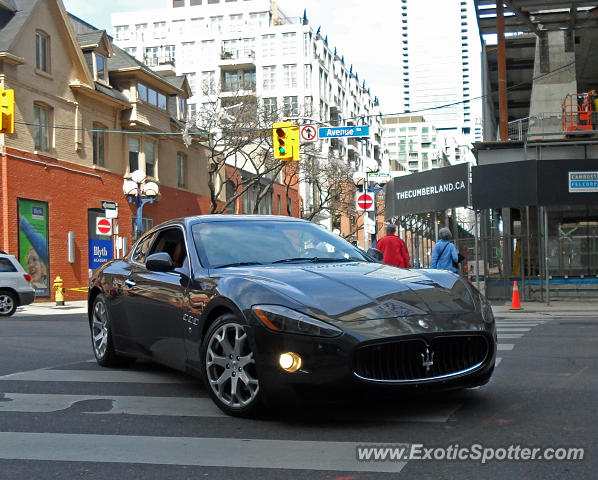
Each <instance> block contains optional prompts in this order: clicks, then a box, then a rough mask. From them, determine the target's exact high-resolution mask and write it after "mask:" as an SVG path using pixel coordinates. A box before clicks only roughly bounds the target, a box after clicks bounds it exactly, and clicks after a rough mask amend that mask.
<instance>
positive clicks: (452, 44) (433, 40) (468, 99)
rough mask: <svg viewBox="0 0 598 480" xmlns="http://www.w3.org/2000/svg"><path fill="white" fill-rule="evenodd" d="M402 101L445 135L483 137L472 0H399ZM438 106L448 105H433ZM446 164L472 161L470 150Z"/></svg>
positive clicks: (467, 139) (463, 140)
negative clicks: (463, 155)
mask: <svg viewBox="0 0 598 480" xmlns="http://www.w3.org/2000/svg"><path fill="white" fill-rule="evenodd" d="M400 2H401V24H400V25H401V30H400V32H401V50H400V52H401V54H400V59H401V63H402V84H401V92H402V101H403V108H404V110H405V112H412V114H414V115H423V116H425V118H426V121H428V122H430V123H431V124H433V125H435V126H436V128H437V129H438V131H439V132H443V133H444V134H445V135H446V137H447V138H449V137H452V138H454V139H455V140H456V142H457V143H458V144H461V145H467V144H471V143H473V142H475V141H481V140H482V129H481V119H482V100H481V99H480V96H481V93H482V84H481V63H480V62H481V57H480V52H481V46H480V39H479V34H478V27H477V20H476V14H475V7H474V3H473V0H426V1H422V0H400ZM442 105H450V106H447V107H444V108H437V107H439V106H442ZM466 157H467V158H462V159H460V160H458V159H457V158H456V157H452V158H449V161H450V162H451V163H459V161H464V160H469V161H473V156H472V155H471V154H467V155H466Z"/></svg>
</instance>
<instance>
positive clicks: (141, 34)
mask: <svg viewBox="0 0 598 480" xmlns="http://www.w3.org/2000/svg"><path fill="white" fill-rule="evenodd" d="M116 28H118V27H116ZM127 28H129V27H127ZM146 33H147V23H138V24H137V25H135V36H136V37H137V40H140V41H142V42H143V41H144V40H145V39H146V38H145V34H146ZM117 38H118V33H117Z"/></svg>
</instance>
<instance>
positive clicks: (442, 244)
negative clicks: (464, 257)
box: [430, 227, 459, 273]
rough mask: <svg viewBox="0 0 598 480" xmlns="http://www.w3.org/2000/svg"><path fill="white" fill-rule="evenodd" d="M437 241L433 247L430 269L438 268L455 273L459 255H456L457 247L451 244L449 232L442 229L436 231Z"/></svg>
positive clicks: (446, 229)
mask: <svg viewBox="0 0 598 480" xmlns="http://www.w3.org/2000/svg"><path fill="white" fill-rule="evenodd" d="M438 237H439V240H438V241H437V242H436V245H434V250H432V263H431V265H430V267H432V268H438V269H439V270H450V271H451V272H455V273H456V272H457V267H456V265H458V261H459V255H458V254H457V247H455V244H454V243H453V242H451V238H453V236H452V235H451V231H450V230H449V229H448V228H446V227H444V228H441V229H440V230H438Z"/></svg>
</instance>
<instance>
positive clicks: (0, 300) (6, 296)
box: [0, 291, 17, 317]
mask: <svg viewBox="0 0 598 480" xmlns="http://www.w3.org/2000/svg"><path fill="white" fill-rule="evenodd" d="M16 310H17V297H16V296H15V294H14V293H12V292H6V291H3V292H0V317H10V316H11V315H12V314H13V313H15V312H16Z"/></svg>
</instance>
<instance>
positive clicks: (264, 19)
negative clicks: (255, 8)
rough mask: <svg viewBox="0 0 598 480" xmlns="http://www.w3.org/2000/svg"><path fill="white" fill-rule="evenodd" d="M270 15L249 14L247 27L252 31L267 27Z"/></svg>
mask: <svg viewBox="0 0 598 480" xmlns="http://www.w3.org/2000/svg"><path fill="white" fill-rule="evenodd" d="M269 17H270V14H269V13H268V12H262V13H250V14H249V25H250V27H251V28H252V29H254V30H255V29H260V28H264V27H267V26H268V25H269V23H270V22H269Z"/></svg>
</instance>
